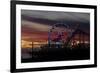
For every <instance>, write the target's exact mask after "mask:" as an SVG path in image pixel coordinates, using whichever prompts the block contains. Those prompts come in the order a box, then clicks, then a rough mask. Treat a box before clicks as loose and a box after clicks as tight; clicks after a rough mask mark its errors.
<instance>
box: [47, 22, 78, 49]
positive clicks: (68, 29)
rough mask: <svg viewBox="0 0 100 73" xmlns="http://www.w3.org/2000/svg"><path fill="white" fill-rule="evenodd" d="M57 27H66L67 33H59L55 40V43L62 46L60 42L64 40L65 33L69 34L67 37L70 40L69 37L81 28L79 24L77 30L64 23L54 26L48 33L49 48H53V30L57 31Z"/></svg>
mask: <svg viewBox="0 0 100 73" xmlns="http://www.w3.org/2000/svg"><path fill="white" fill-rule="evenodd" d="M57 27H64V28H65V29H66V31H64V30H61V31H57V32H58V34H57V38H56V39H54V41H56V43H57V44H59V45H60V44H61V42H60V40H62V36H63V32H67V33H68V35H67V37H68V38H69V37H71V36H72V34H73V32H74V31H75V30H76V29H77V28H78V27H79V25H78V24H77V26H75V28H74V29H72V28H71V26H70V25H69V24H65V23H62V22H60V23H56V24H53V25H52V26H51V27H50V29H49V31H48V46H49V47H51V44H52V43H51V42H52V40H51V39H52V33H53V30H55V29H56V28H57ZM67 42H68V41H67Z"/></svg>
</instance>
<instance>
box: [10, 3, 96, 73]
mask: <svg viewBox="0 0 100 73" xmlns="http://www.w3.org/2000/svg"><path fill="white" fill-rule="evenodd" d="M10 39H11V72H28V71H43V70H58V69H77V68H90V67H97V7H96V6H94V5H78V4H62V3H47V2H33V1H11V38H10Z"/></svg>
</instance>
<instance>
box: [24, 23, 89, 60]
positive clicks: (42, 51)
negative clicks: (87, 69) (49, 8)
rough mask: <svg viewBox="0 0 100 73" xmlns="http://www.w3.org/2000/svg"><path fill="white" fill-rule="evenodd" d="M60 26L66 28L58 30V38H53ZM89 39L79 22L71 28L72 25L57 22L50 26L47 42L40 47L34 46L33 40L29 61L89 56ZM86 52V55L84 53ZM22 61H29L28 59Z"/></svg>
mask: <svg viewBox="0 0 100 73" xmlns="http://www.w3.org/2000/svg"><path fill="white" fill-rule="evenodd" d="M59 26H63V27H64V28H65V29H66V30H64V31H63V30H62V31H57V35H56V38H53V39H52V33H53V32H54V30H55V29H56V28H57V27H59ZM63 32H66V33H67V35H66V37H67V38H65V40H63V36H64V33H63ZM76 35H78V37H77V39H76V38H75V36H76ZM87 37H88V38H87ZM86 41H88V42H86ZM89 41H90V39H89V34H88V33H86V32H83V31H81V30H80V29H79V24H77V25H76V26H75V27H74V28H71V26H70V25H66V24H64V23H56V24H54V25H53V26H52V27H50V29H49V31H48V43H47V44H43V45H42V46H40V47H38V48H34V47H33V45H35V44H33V42H32V44H31V45H32V49H31V51H30V52H29V54H30V55H31V56H32V58H31V59H29V61H32V62H33V61H42V60H44V59H43V58H45V60H58V59H59V58H60V59H74V58H75V57H76V58H77V59H81V58H83V59H85V58H89V50H90V49H89V45H90V43H89ZM69 45H70V46H69ZM77 45H78V46H77ZM73 46H74V48H73ZM84 53H85V55H83V54H84ZM35 59H36V60H35ZM22 61H23V62H24V61H25V62H27V60H22Z"/></svg>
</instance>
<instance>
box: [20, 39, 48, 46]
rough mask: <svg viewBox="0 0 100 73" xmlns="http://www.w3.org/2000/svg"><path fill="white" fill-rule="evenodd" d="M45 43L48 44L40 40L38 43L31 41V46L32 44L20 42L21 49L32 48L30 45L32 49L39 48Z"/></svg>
mask: <svg viewBox="0 0 100 73" xmlns="http://www.w3.org/2000/svg"><path fill="white" fill-rule="evenodd" d="M47 43H48V42H47V41H44V40H40V41H33V44H32V42H29V41H25V40H22V41H21V47H22V48H32V45H33V48H40V47H41V46H42V45H45V44H47Z"/></svg>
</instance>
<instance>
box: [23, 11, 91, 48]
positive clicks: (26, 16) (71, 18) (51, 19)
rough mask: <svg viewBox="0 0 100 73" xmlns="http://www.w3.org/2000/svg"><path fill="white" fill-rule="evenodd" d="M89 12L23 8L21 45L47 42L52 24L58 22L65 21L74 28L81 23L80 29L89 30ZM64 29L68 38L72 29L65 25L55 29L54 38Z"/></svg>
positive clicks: (29, 46)
mask: <svg viewBox="0 0 100 73" xmlns="http://www.w3.org/2000/svg"><path fill="white" fill-rule="evenodd" d="M89 21H90V15H89V13H75V12H53V11H36V10H21V40H22V41H21V43H22V44H21V45H22V48H31V44H32V42H33V44H47V43H48V32H49V30H50V29H51V27H52V25H54V24H56V23H64V24H66V25H69V26H70V28H71V29H73V28H74V27H75V26H76V24H80V27H79V28H80V29H81V30H83V31H85V32H89V29H90V28H89V24H90V23H89ZM61 31H63V33H64V36H63V39H66V37H67V35H68V33H67V32H66V31H71V30H70V29H66V28H65V27H64V26H63V25H62V26H58V27H56V28H55V29H54V30H53V33H52V39H53V38H56V36H57V32H61Z"/></svg>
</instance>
